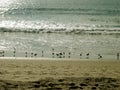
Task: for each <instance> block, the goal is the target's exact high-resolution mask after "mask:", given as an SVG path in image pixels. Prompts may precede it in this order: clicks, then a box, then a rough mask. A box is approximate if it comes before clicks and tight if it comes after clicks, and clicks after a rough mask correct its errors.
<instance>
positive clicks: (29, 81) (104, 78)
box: [0, 58, 120, 90]
mask: <svg viewBox="0 0 120 90" xmlns="http://www.w3.org/2000/svg"><path fill="white" fill-rule="evenodd" d="M119 69H120V61H119V60H118V61H117V60H106V61H105V60H67V59H66V60H65V59H63V60H57V59H53V60H52V59H12V58H11V59H0V90H18V89H19V90H120V71H119Z"/></svg>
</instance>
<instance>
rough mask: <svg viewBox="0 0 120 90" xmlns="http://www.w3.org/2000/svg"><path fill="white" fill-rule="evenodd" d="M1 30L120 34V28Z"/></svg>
mask: <svg viewBox="0 0 120 90" xmlns="http://www.w3.org/2000/svg"><path fill="white" fill-rule="evenodd" d="M0 32H9V33H10V32H11V33H12V32H16V33H19V32H23V33H65V34H82V35H84V34H89V35H114V34H115V35H120V29H105V28H104V29H71V30H70V29H65V28H59V29H45V28H43V29H42V28H41V29H15V28H0Z"/></svg>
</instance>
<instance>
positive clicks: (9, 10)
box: [0, 0, 120, 59]
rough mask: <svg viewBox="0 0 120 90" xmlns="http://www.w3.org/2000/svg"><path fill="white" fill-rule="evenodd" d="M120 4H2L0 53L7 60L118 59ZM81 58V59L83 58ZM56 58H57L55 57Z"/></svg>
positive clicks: (84, 0) (71, 0)
mask: <svg viewBox="0 0 120 90" xmlns="http://www.w3.org/2000/svg"><path fill="white" fill-rule="evenodd" d="M119 35H120V1H119V0H114V1H113V0H109V1H108V0H104V1H101V0H91V1H89V0H79V1H78V0H64V1H61V2H59V1H58V0H52V1H49V0H29V1H27V0H7V1H4V0H2V1H1V2H0V49H1V50H5V56H7V57H10V56H11V57H12V56H14V55H13V54H14V50H16V56H17V57H24V56H25V52H28V56H29V57H31V53H37V57H41V56H43V55H42V54H43V53H42V51H43V52H44V57H53V55H52V52H53V48H54V52H55V53H56V54H58V53H59V52H62V53H63V52H65V57H66V58H68V57H69V56H70V57H71V58H86V57H87V56H86V54H88V53H89V54H90V55H89V58H98V54H100V55H102V56H103V57H104V58H106V59H107V58H109V59H112V58H116V54H117V53H118V52H120V51H119V50H120V47H119V45H120V39H119V38H120V37H119ZM80 54H81V55H82V56H80ZM54 57H57V56H56V55H55V56H54Z"/></svg>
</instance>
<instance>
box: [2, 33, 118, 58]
mask: <svg viewBox="0 0 120 90" xmlns="http://www.w3.org/2000/svg"><path fill="white" fill-rule="evenodd" d="M0 36H1V39H0V48H1V50H5V56H7V57H13V56H14V53H13V52H14V48H15V49H16V55H15V56H16V57H25V55H26V54H25V52H27V57H31V56H32V55H31V53H34V54H36V53H37V56H35V57H42V51H43V57H50V58H51V57H53V55H52V53H53V52H54V53H55V55H54V57H56V58H57V57H58V58H59V56H57V55H56V54H58V53H60V52H61V53H63V52H65V58H69V56H70V58H81V59H82V58H83V59H86V58H87V56H86V54H88V53H89V54H90V55H89V56H88V58H89V59H97V58H98V54H101V55H102V56H103V58H104V59H116V57H117V56H116V55H117V53H118V52H119V50H120V47H119V45H120V36H119V35H77V34H61V33H60V34H59V33H39V34H35V33H0ZM52 49H54V51H53V50H52ZM69 52H70V53H71V54H70V55H69ZM80 54H82V56H80ZM33 56H34V55H33ZM62 56H63V55H62Z"/></svg>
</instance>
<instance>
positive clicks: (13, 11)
mask: <svg viewBox="0 0 120 90" xmlns="http://www.w3.org/2000/svg"><path fill="white" fill-rule="evenodd" d="M2 12H3V11H2ZM28 13H29V14H33V13H37V14H38V13H55V14H86V15H116V14H117V15H119V14H120V10H119V9H118V10H105V9H104V10H102V9H84V8H17V9H14V8H13V9H8V10H6V11H4V13H2V14H7V15H9V14H10V15H11V14H12V15H15V14H28Z"/></svg>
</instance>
